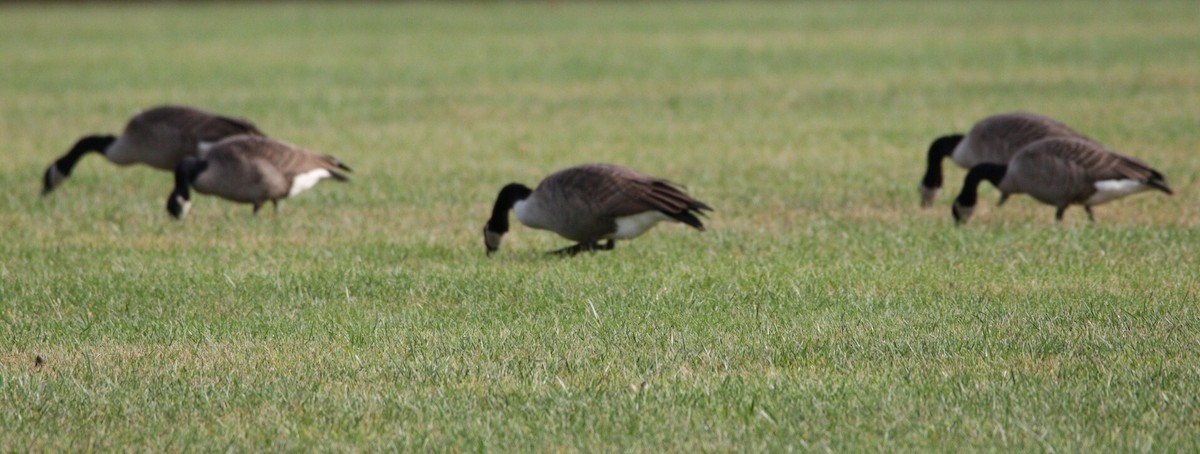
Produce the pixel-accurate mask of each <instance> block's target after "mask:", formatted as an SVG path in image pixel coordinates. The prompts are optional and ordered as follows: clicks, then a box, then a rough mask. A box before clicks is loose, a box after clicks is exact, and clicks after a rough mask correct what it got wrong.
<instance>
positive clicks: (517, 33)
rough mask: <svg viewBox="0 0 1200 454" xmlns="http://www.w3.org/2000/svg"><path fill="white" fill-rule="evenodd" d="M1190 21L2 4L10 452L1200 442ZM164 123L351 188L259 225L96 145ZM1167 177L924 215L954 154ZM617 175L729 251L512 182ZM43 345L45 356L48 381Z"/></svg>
mask: <svg viewBox="0 0 1200 454" xmlns="http://www.w3.org/2000/svg"><path fill="white" fill-rule="evenodd" d="M1198 23H1200V8H1197V7H1196V5H1195V4H1194V3H1192V2H1187V1H1180V2H1166V1H1164V2H994V3H960V2H946V3H932V2H929V3H927V2H921V3H906V2H862V3H858V2H853V3H848V2H828V3H823V2H818V3H809V2H805V3H776V2H771V3H741V2H736V3H724V2H722V3H683V2H677V3H611V4H610V3H576V2H563V3H556V4H547V3H515V4H509V3H502V4H493V3H452V4H447V5H440V4H424V3H420V4H403V5H392V4H377V3H353V4H321V3H304V4H292V3H265V4H241V3H205V4H165V5H160V4H103V3H100V4H93V3H85V4H68V5H52V6H44V5H34V4H16V5H0V67H2V68H3V70H0V100H2V101H0V137H3V138H4V145H3V147H4V151H3V154H2V156H3V157H4V159H3V160H0V189H2V191H0V257H2V260H0V451H27V450H32V451H44V450H68V451H79V450H117V449H120V450H136V451H143V450H144V451H179V450H203V451H217V450H237V451H244V450H308V449H314V448H315V449H320V450H342V449H388V448H392V449H403V450H428V449H436V450H443V449H444V450H450V451H467V450H471V451H475V450H486V451H526V450H534V451H576V450H584V451H662V450H669V451H698V450H715V451H732V450H739V451H741V450H745V451H758V450H773V451H782V450H785V449H793V448H794V449H798V450H816V451H824V450H833V451H864V450H866V451H874V450H888V451H892V450H904V451H913V450H918V451H925V450H939V451H961V450H972V451H975V450H978V451H989V450H1021V451H1038V450H1044V451H1051V450H1053V451H1167V452H1171V451H1182V452H1187V451H1195V450H1197V449H1200V443H1198V440H1200V422H1198V421H1200V409H1198V405H1200V398H1198V397H1197V394H1196V389H1197V387H1198V386H1200V368H1198V367H1197V362H1196V352H1197V351H1198V348H1200V313H1198V310H1197V306H1196V302H1197V300H1198V298H1197V294H1198V293H1200V281H1198V278H1200V267H1198V265H1200V263H1198V262H1200V260H1198V255H1200V229H1198V227H1200V195H1198V192H1197V191H1196V189H1195V188H1196V187H1197V186H1196V183H1197V179H1198V177H1200V161H1197V160H1196V159H1195V158H1194V154H1195V151H1196V150H1197V149H1200V120H1197V119H1198V118H1200V110H1197V106H1200V78H1198V77H1197V74H1200V27H1197V24H1198ZM166 102H174V103H186V104H194V105H199V106H203V107H206V108H209V109H212V110H216V111H219V112H226V113H231V114H237V115H242V116H245V117H248V118H251V119H253V120H254V121H256V122H257V123H258V124H259V125H260V126H261V127H262V128H263V129H264V130H265V131H267V132H268V133H269V134H272V135H274V136H277V137H280V138H283V139H285V140H287V141H289V142H292V143H296V144H299V145H302V146H304V147H307V148H310V149H313V150H318V151H322V152H327V153H331V154H334V155H336V156H338V157H339V158H341V159H343V160H344V161H346V162H347V163H349V164H350V165H351V166H353V167H355V169H356V172H355V173H354V175H353V178H354V181H353V182H352V183H351V184H348V185H339V184H336V183H324V184H322V185H319V186H318V187H317V188H315V189H314V190H312V191H310V192H308V193H305V194H303V195H302V196H299V197H297V198H295V199H292V200H289V201H286V202H285V203H284V205H283V207H282V210H281V212H280V214H279V215H278V216H275V215H272V214H271V213H270V211H269V210H266V212H265V213H264V215H262V216H259V217H257V218H255V217H252V216H250V209H249V207H248V206H244V205H233V204H230V203H227V202H224V201H221V200H218V199H215V198H211V197H204V196H199V197H198V198H197V199H196V200H195V201H194V206H193V209H192V212H191V214H190V215H189V217H188V219H187V220H186V221H184V222H175V221H172V220H171V219H170V218H169V217H168V216H167V214H166V213H165V210H164V205H165V199H166V195H167V193H168V192H170V187H171V176H170V175H169V174H167V173H163V172H156V171H152V170H150V169H148V168H145V167H133V168H127V169H118V168H116V167H114V166H112V165H110V164H108V163H106V162H104V161H103V160H102V159H100V158H98V157H95V156H92V157H89V158H86V159H85V160H84V161H82V162H81V164H80V166H79V167H77V168H76V171H75V173H74V175H72V177H71V178H70V179H69V180H68V181H67V182H66V183H65V184H64V185H63V186H61V187H60V188H59V189H58V190H56V191H55V193H54V194H52V195H51V196H49V197H46V198H40V197H38V195H37V194H38V191H39V189H40V178H41V175H42V172H43V171H44V170H45V167H46V166H47V165H48V164H49V163H50V162H51V161H52V160H53V159H54V158H55V157H57V156H58V155H60V154H61V153H63V152H64V151H65V150H66V149H67V148H68V147H69V146H70V145H71V144H72V143H73V141H74V140H75V139H77V138H78V137H79V136H81V135H83V134H87V133H93V132H108V131H111V132H116V131H118V130H119V129H120V128H121V126H122V125H123V122H124V121H125V119H126V118H127V117H128V116H129V115H130V114H132V113H133V112H135V111H137V110H138V109H141V108H144V107H147V106H150V105H154V104H159V103H166ZM1014 109H1022V110H1032V111H1037V112H1041V113H1045V114H1048V115H1052V116H1055V117H1058V118H1060V119H1062V120H1064V121H1065V122H1067V123H1068V124H1070V125H1072V126H1074V127H1076V128H1077V129H1079V130H1081V131H1083V132H1084V133H1086V134H1088V135H1090V136H1091V137H1093V138H1095V139H1097V140H1100V141H1102V142H1104V143H1106V144H1108V145H1109V146H1111V147H1113V148H1115V149H1118V150H1121V151H1123V152H1126V153H1129V154H1131V155H1134V156H1138V157H1140V158H1142V159H1144V160H1146V161H1148V162H1150V163H1152V164H1153V165H1154V166H1155V167H1157V168H1158V169H1160V170H1162V171H1163V172H1164V173H1165V174H1166V175H1167V178H1168V180H1169V181H1170V182H1171V184H1172V185H1173V186H1174V187H1175V188H1176V192H1177V194H1176V195H1175V196H1174V197H1164V196H1162V195H1161V194H1157V193H1155V194H1141V195H1136V196H1133V197H1129V198H1127V199H1123V200H1120V201H1117V202H1114V203H1111V204H1109V205H1105V206H1102V207H1099V208H1098V209H1097V218H1098V221H1099V222H1097V223H1096V224H1094V225H1089V224H1088V223H1087V222H1086V217H1085V216H1084V214H1083V213H1082V210H1080V209H1078V208H1075V209H1072V210H1069V211H1068V212H1067V219H1066V221H1065V222H1063V223H1062V224H1056V223H1055V222H1054V221H1053V211H1054V210H1053V208H1050V207H1046V206H1043V205H1040V204H1038V203H1036V202H1034V201H1033V200H1032V199H1030V198H1028V197H1024V196H1020V197H1017V198H1014V199H1013V200H1012V201H1010V202H1009V203H1008V204H1006V205H1005V206H1004V207H1003V209H997V208H996V207H995V200H996V196H997V193H996V191H994V190H993V189H991V188H990V187H988V188H987V189H985V190H983V191H982V193H981V194H982V202H981V204H980V207H979V210H978V211H977V213H976V215H975V217H974V218H973V219H972V220H971V223H970V224H968V225H966V226H964V227H955V226H954V225H953V223H952V222H951V218H950V209H949V200H950V199H951V198H952V197H953V195H954V193H955V192H956V191H957V189H958V187H959V186H960V181H961V177H962V175H963V173H962V171H961V170H960V169H957V168H953V167H952V166H951V165H950V164H947V166H946V169H947V181H948V183H947V187H946V189H945V191H944V193H943V194H942V197H941V199H940V200H939V202H938V204H937V206H936V208H932V209H928V210H921V209H919V208H918V207H917V204H918V203H917V202H918V197H917V190H916V188H917V183H918V181H919V178H920V175H921V173H922V171H923V169H922V162H923V154H924V152H925V150H926V147H927V146H928V143H929V141H930V140H931V139H932V138H934V137H936V136H937V135H939V134H943V133H948V132H953V131H962V130H965V129H966V128H968V127H969V126H970V125H971V123H973V122H974V121H975V120H977V119H979V118H981V117H983V116H985V115H987V114H991V113H995V112H1000V111H1006V110H1014ZM589 161H606V162H615V163H623V164H627V165H631V166H633V167H636V168H638V169H641V170H643V171H646V172H648V173H651V174H654V175H660V176H663V177H667V178H670V179H673V180H676V181H679V182H682V183H684V184H686V185H687V186H688V189H689V191H690V192H691V193H692V194H693V195H695V196H696V197H698V198H699V199H701V200H704V201H705V202H708V203H709V204H711V205H712V206H714V207H716V209H717V211H716V212H715V213H714V214H713V216H712V217H711V219H710V220H709V227H710V228H709V230H708V231H707V232H704V233H696V232H692V231H690V230H688V229H685V228H683V227H680V226H677V225H663V226H660V227H659V228H657V229H655V230H654V231H652V232H650V233H649V234H647V235H646V236H644V237H643V238H639V239H637V240H634V241H630V242H624V243H621V244H619V245H618V247H617V249H616V250H615V251H612V252H605V253H598V254H593V255H584V256H580V257H576V258H574V259H569V260H565V259H556V258H549V257H546V256H544V255H543V252H544V251H547V250H550V249H554V248H558V247H562V246H564V245H566V241H564V240H562V239H560V238H557V237H555V236H554V235H553V234H550V233H547V232H538V231H533V230H530V229H526V228H523V227H517V228H515V229H514V230H513V231H512V232H510V234H509V236H508V237H507V238H506V241H505V244H504V247H503V248H502V249H501V251H500V252H499V253H498V254H497V255H496V256H495V257H493V258H491V259H488V258H486V257H485V256H484V248H483V244H482V238H481V235H480V228H481V226H482V224H483V222H484V221H485V219H486V217H487V215H488V213H489V210H490V208H491V203H492V201H493V199H494V197H495V195H496V191H498V190H499V188H500V187H501V186H502V185H503V184H505V183H508V182H510V181H523V182H526V183H528V184H533V183H535V182H536V181H537V179H538V178H540V177H541V176H543V175H545V174H547V173H549V172H551V171H553V170H555V169H558V168H561V167H564V166H567V165H572V164H577V163H581V162H589ZM36 356H41V357H42V358H44V359H45V361H46V362H45V364H44V365H43V366H41V367H35V366H34V358H35V357H36Z"/></svg>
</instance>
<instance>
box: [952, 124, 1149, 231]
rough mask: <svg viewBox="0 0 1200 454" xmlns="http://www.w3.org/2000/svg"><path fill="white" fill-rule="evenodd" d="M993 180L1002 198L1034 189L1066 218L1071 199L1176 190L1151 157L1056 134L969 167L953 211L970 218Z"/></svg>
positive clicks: (1087, 203)
mask: <svg viewBox="0 0 1200 454" xmlns="http://www.w3.org/2000/svg"><path fill="white" fill-rule="evenodd" d="M983 180H987V181H989V182H991V183H992V185H994V186H996V188H997V189H999V190H1000V193H1001V195H1000V204H1003V203H1004V201H1005V200H1008V197H1009V196H1010V195H1012V194H1021V193H1025V194H1029V195H1030V196H1032V197H1033V198H1034V199H1037V200H1038V201H1039V202H1042V203H1045V204H1047V205H1052V206H1054V207H1055V208H1057V209H1058V211H1056V212H1055V214H1054V218H1055V219H1057V220H1059V221H1062V218H1063V212H1065V211H1066V210H1067V207H1068V206H1070V205H1083V208H1084V210H1086V211H1087V215H1088V219H1089V220H1091V221H1093V222H1094V221H1095V220H1096V219H1095V216H1094V215H1093V213H1092V207H1093V206H1095V205H1100V204H1102V203H1105V202H1109V201H1112V200H1116V199H1119V198H1121V197H1125V196H1127V195H1131V194H1135V193H1138V192H1142V191H1146V190H1150V189H1156V190H1159V191H1162V192H1165V193H1167V194H1168V195H1170V194H1172V192H1171V187H1170V186H1168V185H1167V180H1166V179H1165V178H1164V177H1163V175H1162V174H1161V173H1159V172H1158V171H1157V170H1154V169H1152V168H1150V166H1148V165H1146V163H1144V162H1142V161H1139V160H1137V159H1134V158H1131V157H1128V156H1124V155H1121V154H1118V153H1115V152H1112V151H1109V150H1106V149H1104V148H1103V147H1101V146H1100V145H1097V144H1096V143H1094V142H1092V141H1089V140H1083V139H1071V138H1050V139H1043V140H1039V141H1037V142H1034V143H1032V144H1029V145H1028V146H1026V147H1025V148H1023V149H1021V151H1019V152H1017V154H1016V155H1015V156H1013V158H1012V160H1011V161H1009V162H1008V164H1007V165H1005V164H980V165H977V166H975V167H973V168H971V171H970V172H968V173H967V177H966V179H965V181H964V182H963V188H962V192H961V193H959V195H958V198H956V199H955V200H954V206H953V207H952V208H951V214H953V215H954V220H955V221H956V222H957V223H959V224H962V223H965V222H967V219H970V217H971V214H972V213H973V212H974V210H975V203H976V201H977V199H978V194H977V193H978V188H979V184H980V183H981V182H982V181H983Z"/></svg>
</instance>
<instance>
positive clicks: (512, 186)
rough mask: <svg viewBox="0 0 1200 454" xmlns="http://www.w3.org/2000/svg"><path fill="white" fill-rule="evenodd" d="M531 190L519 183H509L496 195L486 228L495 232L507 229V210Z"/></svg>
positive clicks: (503, 231) (531, 191)
mask: <svg viewBox="0 0 1200 454" xmlns="http://www.w3.org/2000/svg"><path fill="white" fill-rule="evenodd" d="M530 194H533V190H532V189H529V187H528V186H525V185H523V184H520V183H509V184H508V185H506V186H504V189H501V190H500V194H499V195H497V196H496V205H495V206H494V207H492V217H491V219H488V225H487V229H488V230H489V231H492V232H495V233H505V232H507V231H508V210H511V209H512V207H513V205H516V204H517V202H520V201H522V200H525V199H527V198H529V195H530Z"/></svg>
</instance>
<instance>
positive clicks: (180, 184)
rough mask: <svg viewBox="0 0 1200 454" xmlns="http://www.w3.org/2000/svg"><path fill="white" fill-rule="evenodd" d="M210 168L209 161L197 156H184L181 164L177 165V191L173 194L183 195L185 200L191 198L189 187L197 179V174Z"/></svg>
mask: <svg viewBox="0 0 1200 454" xmlns="http://www.w3.org/2000/svg"><path fill="white" fill-rule="evenodd" d="M206 168H208V161H203V160H200V159H197V158H195V157H191V156H189V157H186V158H183V161H180V162H179V165H178V166H176V167H175V191H174V192H172V193H171V196H172V197H174V196H182V197H183V200H190V199H191V191H190V190H189V188H190V187H191V185H192V182H194V181H196V176H197V175H199V174H200V172H203V171H204V169H206Z"/></svg>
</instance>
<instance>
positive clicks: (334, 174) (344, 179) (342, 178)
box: [329, 170, 350, 182]
mask: <svg viewBox="0 0 1200 454" xmlns="http://www.w3.org/2000/svg"><path fill="white" fill-rule="evenodd" d="M329 175H330V176H332V177H333V179H335V180H337V181H342V182H349V181H350V178H349V177H347V176H345V175H342V174H340V173H337V172H334V171H332V170H330V171H329Z"/></svg>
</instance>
